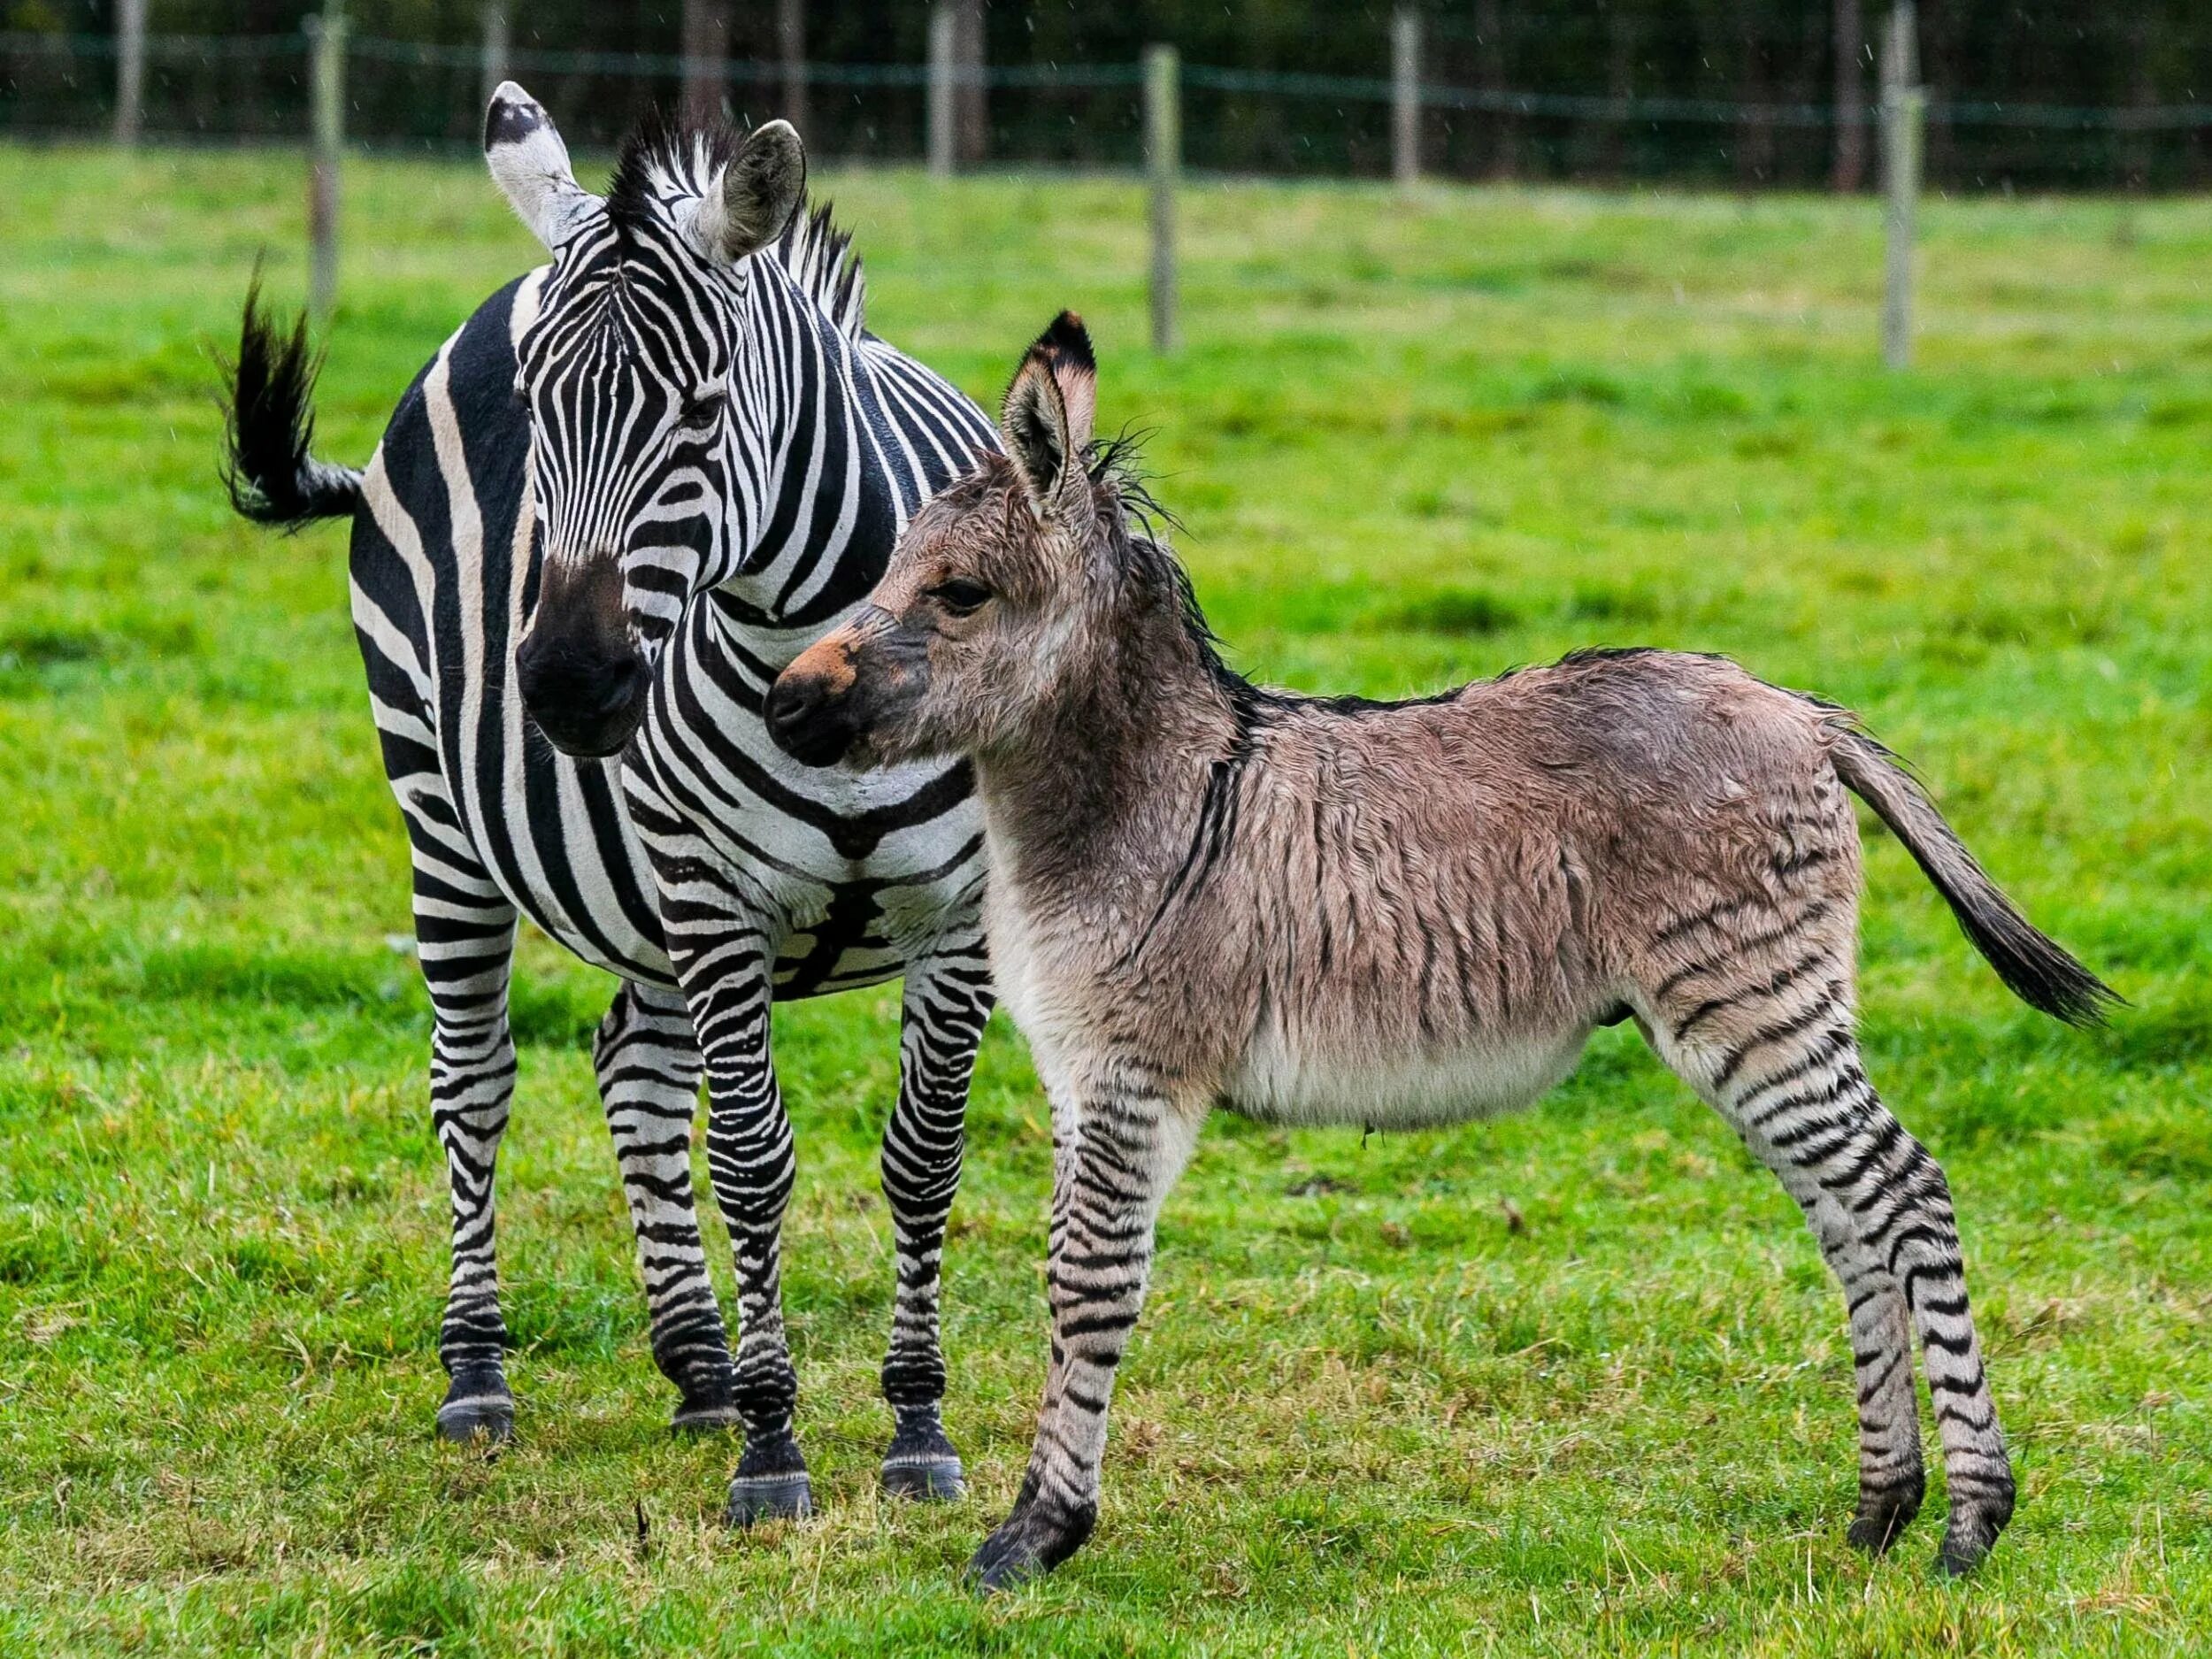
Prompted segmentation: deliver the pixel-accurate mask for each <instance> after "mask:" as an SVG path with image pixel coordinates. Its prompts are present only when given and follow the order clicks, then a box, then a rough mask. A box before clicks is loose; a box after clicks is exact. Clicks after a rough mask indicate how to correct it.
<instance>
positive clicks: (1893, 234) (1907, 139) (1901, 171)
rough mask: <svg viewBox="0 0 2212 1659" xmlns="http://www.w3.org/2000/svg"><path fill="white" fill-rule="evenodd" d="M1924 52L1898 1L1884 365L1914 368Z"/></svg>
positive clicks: (1885, 115) (1887, 103) (1886, 131)
mask: <svg viewBox="0 0 2212 1659" xmlns="http://www.w3.org/2000/svg"><path fill="white" fill-rule="evenodd" d="M1919 72H1920V60H1919V51H1918V48H1917V44H1916V38H1915V34H1914V29H1913V8H1912V3H1911V0H1898V4H1897V5H1896V6H1895V7H1894V8H1893V9H1892V11H1891V12H1890V14H1889V32H1888V34H1887V35H1886V37H1885V38H1884V40H1883V42H1882V173H1883V179H1882V182H1883V186H1884V190H1885V194H1886V210H1885V211H1884V214H1883V233H1884V244H1885V245H1884V248H1883V261H1882V264H1883V272H1882V276H1883V281H1882V362H1883V363H1884V365H1886V366H1887V367H1889V368H1893V369H1901V368H1905V367H1907V366H1908V365H1910V364H1911V362H1912V276H1913V269H1912V266H1913V236H1914V232H1915V228H1916V227H1915V224H1914V220H1915V219H1916V209H1917V207H1918V204H1919V200H1920V138H1921V127H1922V122H1923V119H1924V116H1925V114H1926V111H1927V94H1926V93H1925V92H1924V90H1923V89H1922V88H1920V87H1919V85H1918V84H1916V83H1917V82H1918V81H1919V78H1920V73H1919Z"/></svg>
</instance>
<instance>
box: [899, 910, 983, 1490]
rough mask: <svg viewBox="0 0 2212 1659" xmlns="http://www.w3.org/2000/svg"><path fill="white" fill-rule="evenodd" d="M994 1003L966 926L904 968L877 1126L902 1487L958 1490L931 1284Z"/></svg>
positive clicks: (978, 947) (937, 1276) (978, 943)
mask: <svg viewBox="0 0 2212 1659" xmlns="http://www.w3.org/2000/svg"><path fill="white" fill-rule="evenodd" d="M990 1013H991V972H990V966H989V964H988V963H987V960H986V959H985V956H984V952H983V941H982V940H981V938H980V937H979V936H978V935H976V934H973V933H967V934H963V935H962V936H960V937H959V938H957V939H955V940H949V941H945V943H943V944H942V945H941V946H940V947H939V948H938V949H937V951H936V952H935V954H933V956H930V957H929V958H927V959H926V960H925V961H921V962H917V963H915V964H912V965H911V966H910V967H909V968H908V969H907V972H906V987H905V992H904V995H903V999H902V1023H901V1026H900V1035H899V1099H898V1104H897V1105H896V1106H895V1107H894V1108H893V1109H892V1113H891V1120H890V1122H889V1123H888V1124H887V1125H885V1126H884V1131H883V1196H884V1201H885V1202H886V1203H887V1205H888V1206H889V1207H890V1210H891V1230H892V1233H893V1236H894V1239H895V1243H896V1248H897V1252H898V1262H897V1270H898V1281H897V1290H896V1293H895V1296H894V1298H893V1302H892V1309H891V1346H890V1351H889V1352H888V1353H887V1355H886V1356H884V1361H883V1397H884V1399H885V1401H886V1402H888V1403H889V1405H890V1407H891V1412H892V1417H893V1418H894V1420H895V1423H896V1425H897V1427H896V1430H895V1432H894V1434H893V1435H892V1439H891V1446H890V1449H889V1450H888V1451H887V1452H886V1453H885V1455H884V1459H883V1486H884V1490H885V1491H887V1492H891V1493H896V1494H901V1495H902V1496H906V1497H916V1498H953V1497H957V1496H959V1495H960V1493H961V1492H962V1490H963V1488H964V1474H963V1471H962V1470H961V1467H960V1456H959V1454H958V1453H957V1452H956V1451H955V1450H954V1449H953V1446H952V1442H951V1441H950V1440H948V1439H947V1438H946V1435H945V1430H944V1423H943V1418H942V1416H941V1404H942V1402H943V1400H944V1395H945V1356H944V1350H943V1348H942V1347H941V1345H940V1340H939V1333H938V1314H937V1303H938V1290H939V1286H940V1284H941V1264H942V1262H943V1257H944V1244H945V1221H946V1218H947V1217H949V1215H950V1214H951V1212H952V1200H953V1194H955V1193H956V1191H957V1190H958V1189H959V1186H960V1158H961V1150H962V1146H963V1136H964V1129H965V1125H966V1119H967V1110H968V1082H969V1079H970V1077H971V1076H972V1073H973V1071H974V1070H975V1051H976V1046H977V1045H978V1044H979V1043H980V1042H981V1041H983V1025H984V1022H985V1021H986V1020H987V1019H988V1018H990Z"/></svg>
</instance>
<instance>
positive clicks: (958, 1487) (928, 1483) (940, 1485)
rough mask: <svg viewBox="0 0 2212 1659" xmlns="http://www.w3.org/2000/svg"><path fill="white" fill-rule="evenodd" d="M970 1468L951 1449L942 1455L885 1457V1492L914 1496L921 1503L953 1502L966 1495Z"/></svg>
mask: <svg viewBox="0 0 2212 1659" xmlns="http://www.w3.org/2000/svg"><path fill="white" fill-rule="evenodd" d="M967 1492H968V1471H966V1470H964V1469H963V1468H962V1467H961V1466H960V1459H959V1458H958V1457H956V1456H955V1455H952V1454H951V1453H949V1452H948V1453H946V1454H945V1455H943V1456H941V1457H919V1456H918V1457H900V1456H897V1455H893V1456H890V1457H887V1458H885V1459H884V1460H883V1495H884V1496H886V1497H887V1498H912V1499H914V1500H915V1501H916V1502H920V1503H949V1502H952V1501H953V1500H954V1499H955V1498H961V1497H965V1496H966V1495H967Z"/></svg>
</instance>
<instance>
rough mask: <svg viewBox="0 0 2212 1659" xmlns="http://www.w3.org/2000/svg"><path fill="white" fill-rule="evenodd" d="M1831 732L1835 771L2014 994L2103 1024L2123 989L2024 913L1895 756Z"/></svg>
mask: <svg viewBox="0 0 2212 1659" xmlns="http://www.w3.org/2000/svg"><path fill="white" fill-rule="evenodd" d="M1829 729H1830V731H1831V732H1832V733H1833V736H1834V741H1833V745H1832V748H1831V749H1830V750H1829V757H1830V758H1831V759H1832V761H1833V762H1834V764H1835V768H1836V775H1837V776H1838V777H1839V778H1841V779H1842V780H1843V781H1844V783H1845V785H1846V786H1847V787H1849V789H1850V790H1851V792H1852V793H1853V794H1854V795H1857V796H1858V797H1859V798H1860V799H1861V800H1862V801H1864V802H1865V803H1867V805H1869V806H1870V807H1872V808H1873V809H1874V811H1875V814H1876V816H1878V818H1880V819H1881V820H1882V822H1883V823H1885V824H1886V825H1888V826H1889V827H1890V829H1891V831H1892V832H1893V833H1894V834H1895V835H1896V837H1897V839H1898V840H1899V841H1902V842H1904V843H1905V848H1906V850H1907V851H1909V852H1910V853H1911V854H1912V856H1913V860H1914V862H1915V863H1916V864H1919V866H1920V869H1921V872H1922V873H1923V874H1924V875H1925V876H1926V877H1927V878H1928V879H1929V880H1931V881H1932V882H1934V883H1935V888H1936V891H1937V892H1939V893H1940V894H1941V895H1943V897H1944V900H1945V902H1947V903H1948V904H1949V905H1950V907H1951V913H1952V914H1953V915H1954V916H1956V917H1957V918H1959V926H1961V927H1962V928H1963V929H1964V930H1965V933H1966V936H1967V938H1969V939H1970V940H1972V941H1974V949H1977V950H1978V951H1980V952H1981V953H1982V955H1983V956H1985V957H1987V958H1988V960H1989V965H1990V966H1991V967H1993V968H1994V969H1996V970H1997V977H1998V978H1999V979H2002V980H2003V981H2004V982H2005V984H2006V985H2007V986H2008V987H2011V990H2012V994H2013V995H2015V996H2017V997H2018V998H2019V999H2020V1000H2021V1001H2022V1002H2025V1003H2027V1004H2028V1006H2029V1007H2031V1008H2036V1009H2040V1010H2042V1011H2043V1012H2044V1013H2046V1014H2049V1015H2051V1016H2053V1017H2054V1018H2058V1019H2062V1020H2064V1021H2065V1022H2066V1023H2067V1024H2068V1025H2101V1024H2103V1023H2104V1018H2105V1013H2106V1010H2107V1009H2108V1007H2109V1006H2110V1005H2111V1004H2113V1003H2115V1002H2120V1001H2121V1000H2122V999H2121V996H2120V994H2119V993H2118V992H2117V991H2115V990H2114V989H2113V988H2112V987H2110V986H2108V985H2107V984H2106V983H2105V982H2104V981H2103V980H2102V979H2099V978H2098V977H2097V976H2096V975H2095V974H2093V973H2092V972H2089V970H2088V969H2086V968H2085V967H2083V966H2082V965H2081V964H2080V963H2078V962H2077V961H2075V960H2074V958H2073V957H2072V956H2070V955H2069V954H2068V953H2067V951H2066V949H2065V948H2064V947H2063V946H2062V945H2060V944H2059V943H2058V942H2057V941H2055V940H2053V939H2051V938H2049V937H2048V936H2047V935H2046V934H2044V933H2039V932H2038V931H2037V929H2036V927H2035V926H2034V924H2033V923H2032V922H2030V921H2029V920H2028V918H2026V917H2024V916H2023V915H2021V913H2020V910H2019V907H2018V906H2016V905H2015V904H2014V903H2013V902H2012V901H2011V900H2010V899H2008V898H2007V897H2006V896H2005V895H2004V893H2003V891H2002V889H2001V888H2000V887H1998V886H1997V884H1996V883H1995V882H1994V881H1993V880H1991V879H1990V878H1989V872H1987V871H1985V870H1984V869H1983V868H1982V867H1981V865H1980V864H1978V863H1977V862H1976V861H1975V857H1974V855H1973V854H1972V853H1970V852H1969V851H1967V850H1966V843H1965V842H1964V841H1961V840H1959V838H1958V835H1957V833H1956V832H1955V831H1954V830H1953V829H1952V828H1951V826H1950V825H1949V824H1947V823H1946V822H1945V821H1944V818H1943V814H1942V813H1941V812H1940V811H1939V810H1937V807H1936V803H1934V802H1933V801H1931V800H1930V799H1929V798H1928V794H1927V791H1926V790H1924V789H1923V788H1922V787H1920V785H1919V784H1918V783H1917V782H1916V781H1915V780H1914V779H1913V777H1912V774H1911V773H1909V772H1907V771H1906V770H1905V769H1904V767H1903V766H1902V765H1901V764H1900V763H1899V761H1898V759H1897V757H1896V756H1894V755H1893V754H1891V753H1890V751H1889V750H1888V749H1885V748H1883V747H1882V745H1881V744H1879V743H1878V742H1876V741H1874V740H1873V739H1872V738H1870V737H1869V736H1867V735H1866V734H1865V733H1863V732H1857V731H1853V730H1851V729H1849V728H1848V727H1846V726H1842V725H1841V724H1840V723H1839V722H1836V723H1832V724H1831V726H1830V727H1829Z"/></svg>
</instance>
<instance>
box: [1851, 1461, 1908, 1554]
mask: <svg viewBox="0 0 2212 1659" xmlns="http://www.w3.org/2000/svg"><path fill="white" fill-rule="evenodd" d="M1926 1489H1927V1488H1926V1482H1925V1480H1924V1479H1915V1480H1912V1481H1909V1482H1906V1483H1903V1484H1901V1485H1900V1486H1896V1487H1895V1488H1893V1489H1892V1490H1890V1491H1887V1492H1878V1493H1877V1492H1866V1491H1862V1492H1861V1493H1860V1494H1859V1512H1858V1514H1856V1515H1855V1516H1854V1517H1852V1519H1851V1531H1850V1532H1849V1533H1848V1534H1847V1536H1848V1537H1849V1539H1850V1540H1851V1542H1852V1544H1853V1545H1854V1546H1855V1548H1860V1549H1863V1550H1864V1551H1866V1553H1867V1554H1868V1555H1884V1554H1886V1553H1887V1551H1888V1549H1889V1547H1890V1546H1891V1545H1892V1544H1893V1543H1895V1542H1896V1541H1897V1540H1898V1539H1899V1538H1900V1537H1901V1535H1902V1534H1903V1532H1904V1530H1905V1529H1906V1528H1907V1527H1908V1526H1910V1525H1912V1522H1913V1517H1915V1516H1916V1515H1918V1514H1919V1513H1920V1500H1921V1496H1922V1494H1924V1492H1925V1491H1926Z"/></svg>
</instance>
